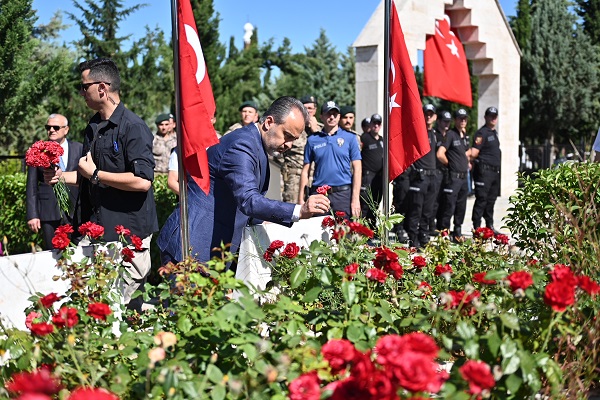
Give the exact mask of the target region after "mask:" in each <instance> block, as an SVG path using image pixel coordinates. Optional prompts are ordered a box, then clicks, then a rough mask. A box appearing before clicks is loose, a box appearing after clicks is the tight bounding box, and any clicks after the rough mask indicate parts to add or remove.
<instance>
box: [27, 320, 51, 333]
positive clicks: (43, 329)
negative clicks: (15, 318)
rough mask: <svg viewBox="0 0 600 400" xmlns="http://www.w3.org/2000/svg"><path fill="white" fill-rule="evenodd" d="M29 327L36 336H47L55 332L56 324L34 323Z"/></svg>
mask: <svg viewBox="0 0 600 400" xmlns="http://www.w3.org/2000/svg"><path fill="white" fill-rule="evenodd" d="M29 329H30V330H31V333H33V334H34V335H36V336H46V335H49V334H51V333H52V332H54V325H52V324H49V323H47V322H40V323H38V324H36V323H32V324H31V328H29Z"/></svg>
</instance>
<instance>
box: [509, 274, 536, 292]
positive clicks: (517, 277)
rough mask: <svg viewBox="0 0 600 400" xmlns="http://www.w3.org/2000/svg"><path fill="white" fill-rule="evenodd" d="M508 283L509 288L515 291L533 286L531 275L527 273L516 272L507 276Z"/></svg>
mask: <svg viewBox="0 0 600 400" xmlns="http://www.w3.org/2000/svg"><path fill="white" fill-rule="evenodd" d="M506 279H508V282H509V283H510V288H511V289H512V290H513V291H515V290H517V289H523V290H525V289H527V288H528V287H529V286H531V285H533V278H532V277H531V274H530V273H529V272H527V271H516V272H513V273H511V274H510V275H508V277H507V278H506Z"/></svg>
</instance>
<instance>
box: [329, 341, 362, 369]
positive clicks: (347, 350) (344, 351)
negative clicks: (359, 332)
mask: <svg viewBox="0 0 600 400" xmlns="http://www.w3.org/2000/svg"><path fill="white" fill-rule="evenodd" d="M355 352H356V349H355V348H354V345H353V344H352V343H351V342H350V341H348V340H346V339H331V340H330V341H328V342H327V343H325V344H324V345H323V347H321V354H322V355H323V358H324V359H326V360H327V361H328V362H329V366H330V367H331V372H332V373H333V374H334V375H337V374H339V373H340V372H341V371H342V370H344V369H345V368H346V367H347V366H348V364H349V363H350V362H351V361H352V360H353V359H354V355H355Z"/></svg>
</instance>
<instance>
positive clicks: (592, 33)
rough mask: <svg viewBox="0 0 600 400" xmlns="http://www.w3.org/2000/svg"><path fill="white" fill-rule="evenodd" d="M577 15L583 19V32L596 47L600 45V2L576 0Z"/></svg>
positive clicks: (598, 0)
mask: <svg viewBox="0 0 600 400" xmlns="http://www.w3.org/2000/svg"><path fill="white" fill-rule="evenodd" d="M575 2H576V3H577V7H576V8H575V10H576V11H577V15H579V16H580V17H581V18H582V19H583V30H584V31H585V33H586V34H587V35H588V36H589V37H590V38H591V40H592V43H594V44H595V45H599V44H600V0H575Z"/></svg>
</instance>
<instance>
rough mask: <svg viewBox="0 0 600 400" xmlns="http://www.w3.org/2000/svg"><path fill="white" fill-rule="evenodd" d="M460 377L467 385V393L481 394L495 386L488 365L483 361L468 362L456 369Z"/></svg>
mask: <svg viewBox="0 0 600 400" xmlns="http://www.w3.org/2000/svg"><path fill="white" fill-rule="evenodd" d="M458 370H459V371H460V375H461V376H462V377H463V379H464V380H465V381H467V382H468V383H469V393H471V394H477V395H479V394H481V393H482V392H483V391H484V390H490V389H491V388H493V387H494V386H495V385H496V381H495V380H494V376H493V375H492V371H491V368H490V366H489V365H487V364H486V363H484V362H483V361H475V360H468V361H467V362H466V363H464V365H463V366H462V367H460V368H459V369H458Z"/></svg>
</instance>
